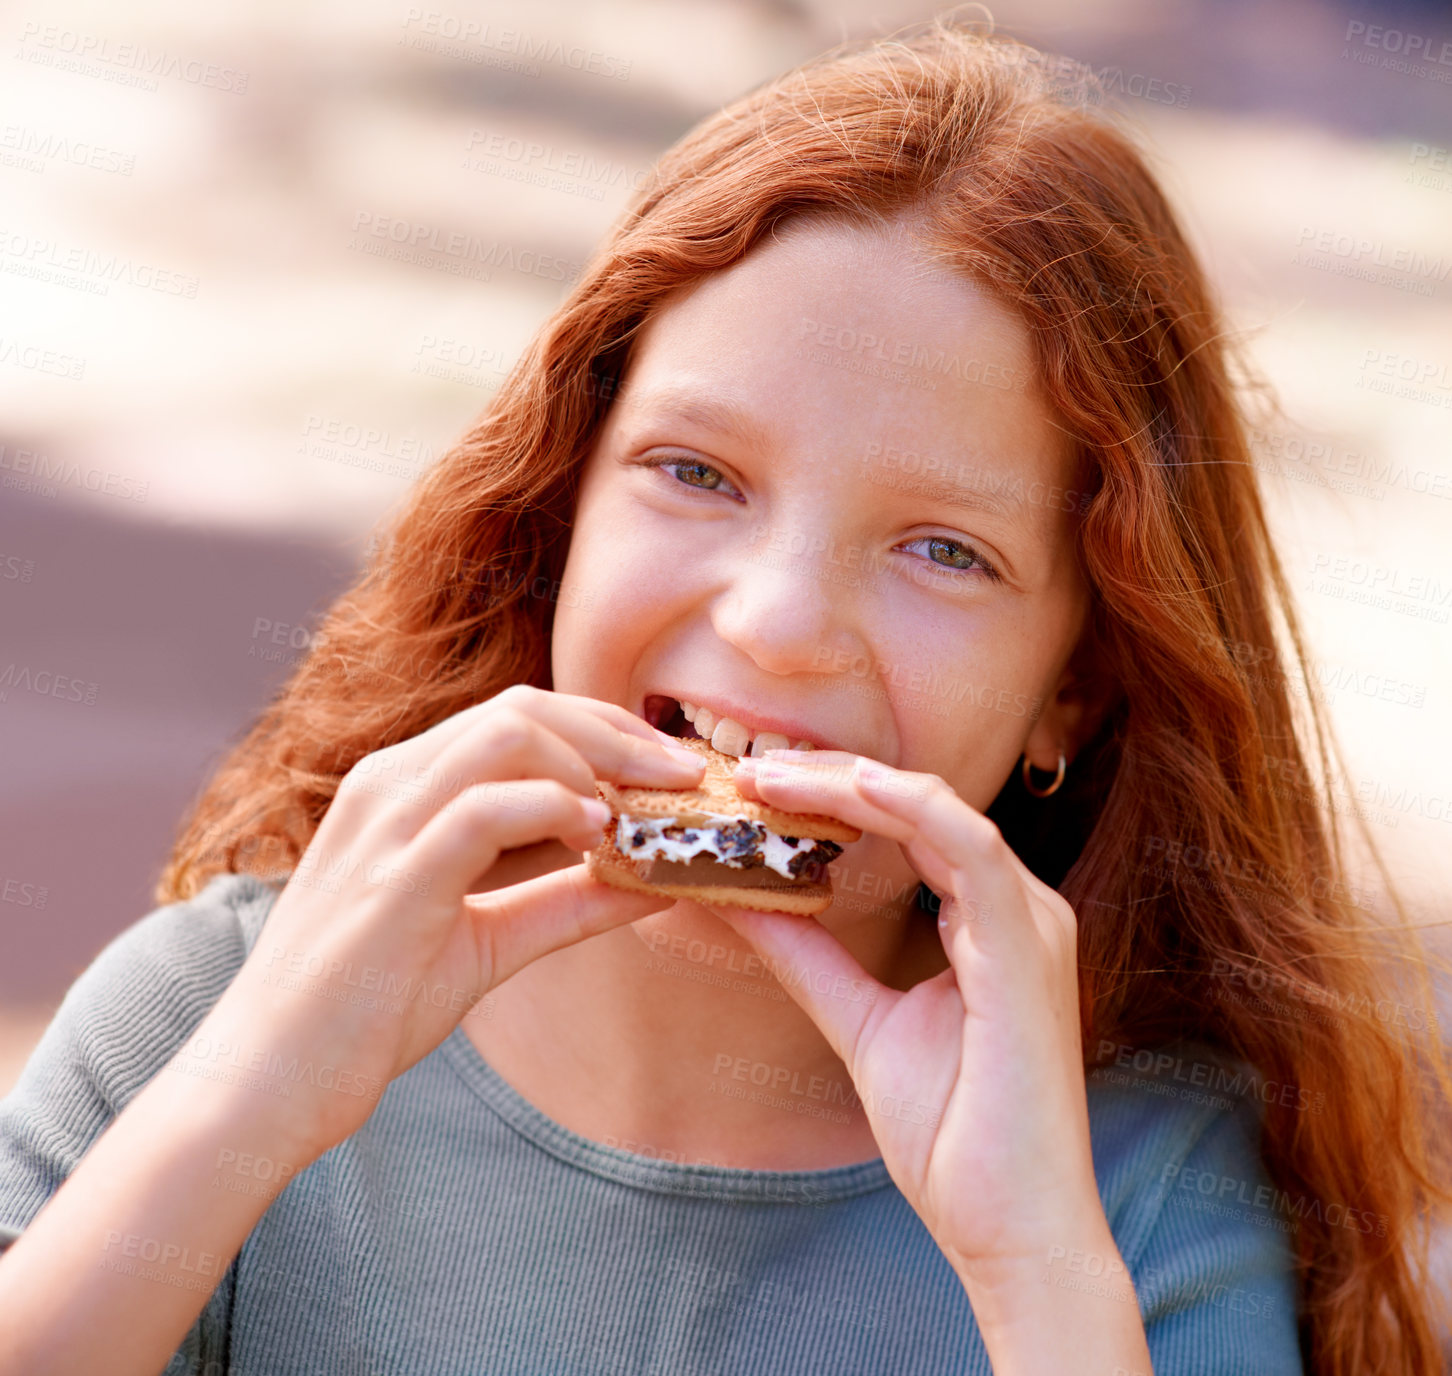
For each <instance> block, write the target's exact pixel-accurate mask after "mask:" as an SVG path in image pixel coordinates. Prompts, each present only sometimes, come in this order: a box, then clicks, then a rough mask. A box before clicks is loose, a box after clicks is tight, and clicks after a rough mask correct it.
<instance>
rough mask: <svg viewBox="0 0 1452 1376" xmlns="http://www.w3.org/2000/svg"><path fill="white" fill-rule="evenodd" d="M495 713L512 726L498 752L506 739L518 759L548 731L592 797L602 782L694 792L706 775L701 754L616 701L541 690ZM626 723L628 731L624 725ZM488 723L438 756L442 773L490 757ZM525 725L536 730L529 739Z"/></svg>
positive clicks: (498, 732)
mask: <svg viewBox="0 0 1452 1376" xmlns="http://www.w3.org/2000/svg"><path fill="white" fill-rule="evenodd" d="M596 709H608V710H604V711H601V710H596ZM616 714H618V716H617V715H616ZM492 715H493V717H494V718H495V719H497V720H500V721H503V722H507V723H508V725H507V727H496V728H495V731H494V734H493V741H494V749H496V750H498V748H499V745H500V741H501V738H502V739H504V740H505V741H507V743H508V744H509V746H510V748H511V749H512V750H513V751H514V752H515V754H516V756H518V755H519V754H521V753H522V752H523V751H524V750H525V749H527V744H526V741H527V740H533V741H539V740H543V739H544V733H548V734H549V735H551V736H553V737H554V738H555V740H558V741H560V742H562V743H563V744H564V745H565V746H567V747H568V748H570V749H571V750H573V752H574V754H575V756H576V757H577V758H578V759H579V760H580V762H581V766H582V768H583V770H584V772H585V774H586V776H587V777H586V778H585V779H584V780H583V785H584V786H583V788H581V791H582V792H586V793H590V794H593V793H594V791H595V780H596V779H597V778H598V779H608V780H610V781H611V782H612V783H618V784H641V785H644V786H646V787H655V788H689V787H692V786H694V785H695V784H697V783H699V782H700V781H701V778H702V777H703V774H704V770H705V764H704V761H702V759H701V757H700V756H699V755H698V754H696V753H695V752H694V751H691V750H687V749H686V748H685V747H684V746H683V745H681V743H680V742H679V741H676V740H673V739H672V738H671V737H669V736H665V735H664V734H663V733H659V732H657V731H656V730H655V729H654V728H653V727H651V726H647V725H646V723H645V722H643V721H641V720H640V718H639V717H636V716H632V715H631V713H629V712H627V711H626V710H625V709H624V708H623V707H619V708H617V707H615V706H614V705H613V704H611V703H596V702H593V701H592V700H591V699H589V698H580V697H571V696H568V695H565V694H560V693H544V692H541V693H537V694H535V695H533V696H530V697H525V698H522V699H521V701H520V702H519V703H517V704H513V703H511V704H500V706H499V707H498V708H497V709H496V711H495V712H494V713H493V714H492ZM622 720H623V721H624V722H625V723H627V724H628V729H627V727H622V726H621V725H620V722H621V721H622ZM489 722H490V718H489V717H481V718H480V720H479V722H477V723H476V724H475V725H474V726H473V727H471V728H470V729H469V730H467V731H465V732H464V733H463V734H462V735H461V736H459V737H458V738H457V739H456V740H455V741H454V742H452V743H451V744H450V745H449V746H448V747H446V749H445V750H444V751H443V752H442V753H441V754H440V756H439V767H440V769H441V771H447V770H449V769H452V768H455V767H457V768H460V769H464V768H468V767H469V766H470V765H471V764H474V763H476V762H477V761H478V760H479V759H480V757H481V756H483V755H484V754H485V753H486V750H487V746H486V745H485V744H483V742H487V741H489V739H490V730H489ZM526 724H528V726H532V727H533V728H534V730H533V733H531V734H530V735H528V736H527V737H526V736H525V732H526V731H527V729H528V727H527V726H526ZM562 782H565V780H562Z"/></svg>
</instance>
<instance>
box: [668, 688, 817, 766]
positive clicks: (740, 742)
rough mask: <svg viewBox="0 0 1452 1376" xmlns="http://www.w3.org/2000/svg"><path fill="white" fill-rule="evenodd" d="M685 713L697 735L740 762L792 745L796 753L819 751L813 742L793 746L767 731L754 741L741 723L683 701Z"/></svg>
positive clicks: (776, 734)
mask: <svg viewBox="0 0 1452 1376" xmlns="http://www.w3.org/2000/svg"><path fill="white" fill-rule="evenodd" d="M681 711H682V712H684V713H685V714H686V720H687V721H688V722H690V723H691V725H692V726H694V727H695V728H696V734H697V735H699V736H701V737H702V738H703V739H705V740H709V741H710V742H711V748H712V749H713V750H719V751H720V752H721V753H722V754H723V755H735V756H736V757H737V758H738V759H739V758H740V757H741V756H743V755H745V754H747V753H748V749H749V753H750V754H752V755H760V754H762V753H763V752H764V751H767V750H786V749H787V748H788V747H789V746H790V748H791V749H793V750H812V749H815V747H814V746H813V745H812V743H811V742H810V741H805V740H801V741H798V742H797V743H796V744H795V745H791V742H790V741H788V739H787V738H786V737H785V736H783V735H782V734H781V732H780V731H763V732H762V733H761V734H760V735H759V736H757V737H756V739H755V740H752V738H751V732H750V731H748V730H747V729H746V727H744V726H742V724H741V723H740V722H739V721H732V720H731V718H730V717H718V716H717V715H716V714H715V713H714V712H713V711H711V709H710V708H709V707H697V706H696V704H695V703H693V702H682V703H681Z"/></svg>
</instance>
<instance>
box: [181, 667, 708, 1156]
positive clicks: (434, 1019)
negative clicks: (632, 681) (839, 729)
mask: <svg viewBox="0 0 1452 1376" xmlns="http://www.w3.org/2000/svg"><path fill="white" fill-rule="evenodd" d="M670 740H671V738H670V737H669V736H667V735H666V734H665V733H664V732H661V731H657V730H655V729H654V728H653V727H651V726H648V725H647V724H646V723H645V722H644V721H642V720H641V719H640V718H639V717H636V716H634V715H633V714H632V713H630V712H628V711H626V710H625V709H624V708H623V707H618V706H616V705H614V704H612V703H604V702H597V701H595V700H594V699H592V698H585V697H577V696H572V695H569V694H564V693H554V692H549V691H546V690H544V689H539V688H531V687H527V686H524V685H516V686H514V687H511V688H507V689H505V690H504V691H503V692H501V693H498V694H496V695H495V696H494V697H492V698H489V699H488V700H486V701H484V702H481V703H477V704H475V705H473V706H471V707H468V708H465V709H464V710H463V711H461V712H458V713H456V714H455V715H454V716H452V717H449V718H447V719H446V720H444V721H442V722H439V723H438V724H437V725H435V726H433V727H431V728H430V729H429V730H427V731H424V732H422V733H420V734H419V735H417V736H414V737H412V738H411V739H409V740H406V741H402V742H400V743H398V744H397V745H392V746H389V747H388V748H386V749H383V750H378V751H375V752H374V753H373V754H371V755H365V756H364V757H363V758H362V759H361V760H359V761H358V763H357V764H355V765H354V766H353V768H352V769H351V770H350V771H349V772H348V774H347V775H346V776H345V777H344V778H343V780H342V781H341V783H340V784H339V787H338V792H337V796H336V797H335V798H334V799H333V802H332V805H331V806H330V807H329V808H328V811H327V813H326V815H325V816H324V817H323V819H322V821H321V823H320V824H319V826H318V829H317V832H316V834H315V835H314V837H313V839H312V842H311V843H310V844H309V846H308V848H307V850H306V851H305V853H304V854H303V856H302V858H301V860H300V861H299V862H298V865H297V868H296V869H295V870H294V872H293V874H292V875H291V877H290V878H289V880H288V883H287V885H286V887H285V888H284V889H283V891H282V892H281V893H280V894H279V895H278V897H277V899H276V900H275V902H274V904H273V907H272V910H271V911H270V912H269V914H268V917H267V921H266V923H265V925H264V927H263V930H262V932H261V935H260V936H259V937H258V939H257V943H256V945H255V946H254V948H253V950H252V952H251V953H250V955H249V956H248V958H247V960H246V961H245V962H244V964H243V965H242V967H241V969H240V970H239V971H238V973H237V975H236V977H235V978H234V980H233V981H232V983H231V984H230V985H229V986H228V988H227V989H226V991H225V992H224V994H223V995H222V997H221V999H220V1000H219V1001H218V1002H217V1004H216V1006H215V1007H214V1008H213V1009H212V1011H211V1012H210V1013H209V1014H208V1016H207V1017H206V1018H205V1019H204V1020H203V1022H202V1023H201V1025H200V1026H199V1027H198V1028H197V1030H196V1031H195V1032H194V1033H193V1035H192V1037H191V1038H190V1039H189V1041H188V1042H187V1044H186V1046H184V1047H183V1049H182V1051H181V1052H179V1053H178V1057H177V1059H176V1061H174V1062H173V1067H174V1068H175V1069H178V1070H183V1071H187V1072H189V1073H191V1074H193V1075H200V1076H205V1077H206V1078H207V1079H209V1080H212V1081H219V1082H221V1083H224V1084H230V1085H232V1086H236V1087H239V1088H247V1089H248V1090H249V1091H251V1092H258V1093H263V1094H265V1095H266V1096H267V1102H268V1104H269V1108H268V1112H269V1113H271V1114H273V1115H274V1116H278V1115H280V1116H281V1117H282V1118H283V1119H284V1120H285V1121H286V1123H287V1126H288V1128H289V1137H290V1142H291V1145H292V1147H293V1149H294V1150H295V1151H296V1152H298V1154H300V1155H304V1156H315V1155H321V1154H322V1152H324V1151H326V1150H328V1148H329V1147H332V1146H334V1145H336V1144H337V1143H338V1142H341V1141H342V1140H343V1139H344V1138H346V1137H348V1136H349V1135H350V1134H351V1133H353V1132H355V1131H357V1129H358V1128H359V1127H361V1126H362V1124H363V1123H364V1122H365V1121H366V1120H367V1118H368V1116H369V1115H370V1114H371V1113H372V1111H373V1109H374V1108H375V1107H376V1106H377V1103H378V1099H379V1096H380V1095H381V1093H382V1091H383V1089H384V1088H385V1087H386V1086H387V1085H388V1083H389V1082H390V1081H392V1080H393V1079H394V1078H395V1077H396V1076H398V1075H400V1074H402V1073H403V1072H404V1071H405V1070H407V1069H408V1068H409V1067H410V1066H412V1065H413V1064H415V1063H416V1062H417V1061H419V1060H420V1059H422V1058H423V1057H424V1056H425V1055H427V1054H428V1053H429V1052H430V1051H432V1050H433V1049H434V1048H435V1047H436V1046H438V1045H439V1043H440V1042H442V1041H443V1040H444V1038H445V1037H447V1036H448V1035H449V1033H450V1032H452V1031H453V1029H454V1027H455V1026H457V1025H458V1023H459V1022H460V1020H461V1019H462V1018H463V1017H464V1015H465V1014H466V1013H467V1012H468V1011H469V1010H470V1009H471V1008H472V1007H474V1005H475V1004H476V1003H478V1001H479V1000H480V999H482V998H483V997H484V996H485V995H486V994H487V993H488V992H489V991H490V990H491V989H492V988H494V987H495V986H496V985H498V984H500V983H502V982H503V981H504V980H506V979H508V978H509V976H510V975H512V974H514V973H515V971H517V970H519V969H521V968H522V967H523V966H525V965H527V964H529V963H530V962H531V961H533V960H536V959H538V958H539V957H540V956H543V955H546V954H548V953H549V952H551V951H555V950H558V949H560V948H561V947H563V946H567V945H570V944H571V943H573V942H576V941H580V940H582V939H583V938H585V937H588V936H592V935H594V934H596V933H598V932H603V931H606V930H608V929H610V928H612V927H617V926H621V925H623V924H624V923H627V922H633V921H637V920H638V919H640V918H642V917H645V916H647V915H648V914H650V913H653V912H658V911H660V910H661V909H662V908H663V907H667V906H669V905H670V903H671V901H672V900H669V899H666V900H662V899H661V898H660V897H659V896H657V895H653V894H644V893H630V892H626V891H624V890H620V889H615V888H611V887H609V886H607V885H604V884H600V883H597V882H596V881H595V880H593V879H591V878H590V877H589V876H588V875H587V873H586V871H585V868H584V866H583V865H582V864H576V865H573V866H570V867H569V868H567V869H557V870H555V871H554V872H552V873H548V874H544V875H542V876H540V877H538V878H534V879H530V880H527V881H526V882H523V883H510V881H509V878H508V877H507V873H508V870H509V869H510V865H509V863H508V861H506V862H505V863H504V864H503V865H499V866H498V867H497V868H498V870H499V871H501V872H503V873H502V874H501V876H500V879H499V880H496V882H494V883H491V882H490V879H491V871H494V870H496V862H498V861H499V857H500V856H501V854H503V853H504V852H505V851H510V850H514V849H516V848H518V847H523V846H532V845H535V844H536V843H539V842H550V841H554V840H558V841H562V842H563V843H564V844H565V845H566V846H569V847H571V848H573V849H574V850H577V851H584V850H587V849H589V848H590V847H591V846H594V845H597V844H599V842H600V840H601V829H602V826H603V823H604V820H605V817H606V816H607V815H608V814H607V813H606V810H605V807H604V804H603V803H601V802H600V801H599V800H598V798H597V797H596V795H595V780H596V779H597V778H600V779H606V780H609V781H610V782H612V783H617V784H623V785H630V784H636V785H643V786H647V787H656V788H690V787H692V786H694V785H695V784H697V783H699V782H700V779H701V774H702V769H703V764H702V761H701V760H700V758H699V757H698V756H695V755H691V754H690V752H688V751H685V750H684V749H682V748H681V747H679V746H673V745H668V744H667V742H670ZM501 880H502V882H503V883H504V885H505V887H500V886H499V882H501ZM481 889H488V890H491V891H490V892H488V893H487V894H486V893H481V892H478V891H479V890H481ZM212 1066H215V1067H216V1069H215V1070H214V1069H211V1068H209V1067H212ZM259 1081H260V1082H261V1083H259ZM228 1097H230V1096H228Z"/></svg>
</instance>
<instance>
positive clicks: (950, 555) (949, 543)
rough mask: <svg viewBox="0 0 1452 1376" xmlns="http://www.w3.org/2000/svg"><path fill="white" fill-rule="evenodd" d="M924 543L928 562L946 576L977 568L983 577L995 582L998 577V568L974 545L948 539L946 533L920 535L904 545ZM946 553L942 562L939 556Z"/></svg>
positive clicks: (972, 570)
mask: <svg viewBox="0 0 1452 1376" xmlns="http://www.w3.org/2000/svg"><path fill="white" fill-rule="evenodd" d="M921 544H926V545H927V547H928V562H929V563H931V564H932V565H933V566H934V568H937V569H941V570H942V572H943V574H944V575H945V576H947V577H952V576H953V575H954V574H955V573H965V574H967V573H972V572H974V570H977V571H978V573H979V575H980V576H981V577H984V578H991V579H993V580H994V581H995V582H996V581H997V579H998V576H999V575H998V570H997V569H995V568H994V567H993V565H992V564H990V563H989V562H988V560H986V559H985V558H984V557H983V556H982V555H981V554H979V553H978V551H977V550H976V549H974V547H973V546H972V545H970V544H968V543H966V542H965V541H963V540H950V539H949V538H948V537H947V536H946V535H920V536H919V537H918V538H917V539H916V540H909V541H907V543H906V544H905V545H904V548H907V547H908V546H910V545H921ZM945 554H946V557H947V560H948V562H943V561H942V559H941V558H940V556H943V555H945Z"/></svg>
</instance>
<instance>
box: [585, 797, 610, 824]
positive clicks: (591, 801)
mask: <svg viewBox="0 0 1452 1376" xmlns="http://www.w3.org/2000/svg"><path fill="white" fill-rule="evenodd" d="M585 816H586V817H588V818H589V819H590V821H591V823H592V824H593V825H594V826H596V827H601V828H603V827H604V825H605V823H606V822H608V821H609V820H610V807H609V805H608V804H606V803H602V802H601V801H600V799H599V798H586V799H585Z"/></svg>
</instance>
